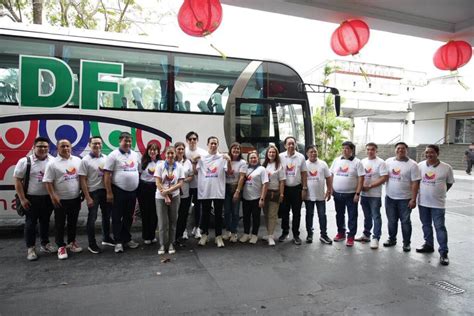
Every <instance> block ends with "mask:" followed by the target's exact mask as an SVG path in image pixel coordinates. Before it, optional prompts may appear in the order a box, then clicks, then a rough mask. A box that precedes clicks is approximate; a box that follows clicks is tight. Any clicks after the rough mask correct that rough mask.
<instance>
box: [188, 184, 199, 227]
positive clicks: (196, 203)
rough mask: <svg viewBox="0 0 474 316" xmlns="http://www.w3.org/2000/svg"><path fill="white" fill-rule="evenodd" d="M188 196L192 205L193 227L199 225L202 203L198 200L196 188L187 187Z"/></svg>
mask: <svg viewBox="0 0 474 316" xmlns="http://www.w3.org/2000/svg"><path fill="white" fill-rule="evenodd" d="M189 197H190V198H192V201H193V205H194V227H200V226H201V217H202V203H201V200H198V192H197V188H189Z"/></svg>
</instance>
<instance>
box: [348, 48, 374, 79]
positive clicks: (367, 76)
mask: <svg viewBox="0 0 474 316" xmlns="http://www.w3.org/2000/svg"><path fill="white" fill-rule="evenodd" d="M352 57H354V59H355V60H356V61H357V62H359V63H362V62H361V61H360V60H361V55H360V53H356V54H354V55H352ZM359 71H360V73H361V75H362V77H364V79H365V82H366V83H370V78H369V75H368V74H367V72H365V70H364V68H363V67H362V66H359Z"/></svg>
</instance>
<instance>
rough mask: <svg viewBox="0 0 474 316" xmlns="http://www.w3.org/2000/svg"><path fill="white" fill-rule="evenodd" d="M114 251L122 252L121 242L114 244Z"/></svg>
mask: <svg viewBox="0 0 474 316" xmlns="http://www.w3.org/2000/svg"><path fill="white" fill-rule="evenodd" d="M114 252H115V253H119V252H123V245H122V244H115V246H114Z"/></svg>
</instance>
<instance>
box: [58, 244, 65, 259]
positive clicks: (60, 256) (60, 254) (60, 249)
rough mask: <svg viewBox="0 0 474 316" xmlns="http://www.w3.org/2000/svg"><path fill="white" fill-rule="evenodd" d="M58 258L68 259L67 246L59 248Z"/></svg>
mask: <svg viewBox="0 0 474 316" xmlns="http://www.w3.org/2000/svg"><path fill="white" fill-rule="evenodd" d="M58 259H59V260H64V259H67V249H66V247H65V246H63V247H59V249H58Z"/></svg>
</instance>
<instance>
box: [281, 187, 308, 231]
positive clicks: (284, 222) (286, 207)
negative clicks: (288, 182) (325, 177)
mask: <svg viewBox="0 0 474 316" xmlns="http://www.w3.org/2000/svg"><path fill="white" fill-rule="evenodd" d="M302 203H303V201H302V200H301V185H297V186H294V187H287V186H285V198H284V199H283V202H282V203H281V230H282V232H283V234H288V233H289V231H290V209H291V211H292V212H293V222H292V223H291V230H292V231H293V237H299V236H300V221H301V204H302Z"/></svg>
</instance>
